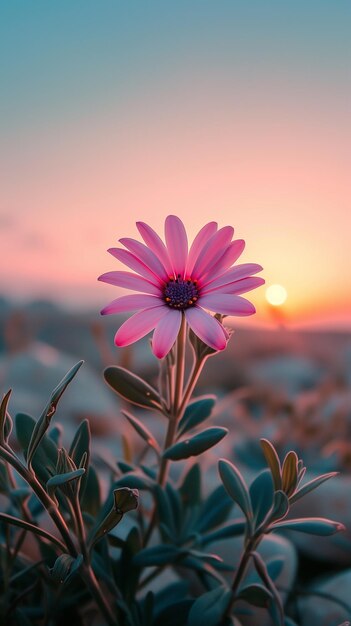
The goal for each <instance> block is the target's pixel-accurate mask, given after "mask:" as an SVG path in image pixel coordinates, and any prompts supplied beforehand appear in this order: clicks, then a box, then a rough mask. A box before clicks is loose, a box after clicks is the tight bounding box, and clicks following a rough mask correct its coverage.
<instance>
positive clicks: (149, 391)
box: [104, 366, 162, 411]
mask: <svg viewBox="0 0 351 626" xmlns="http://www.w3.org/2000/svg"><path fill="white" fill-rule="evenodd" d="M104 376H105V380H106V382H107V384H108V385H110V387H112V389H113V390H114V391H116V393H118V394H119V395H120V396H122V398H124V399H125V400H128V402H131V404H136V405H137V406H141V407H143V408H144V409H149V410H153V411H154V410H155V409H157V410H159V411H160V410H162V407H161V401H160V396H159V395H158V393H157V391H156V389H154V388H153V387H151V385H149V384H148V383H147V382H145V380H143V379H142V378H140V377H139V376H136V374H132V372H129V371H128V370H126V369H124V367H118V366H111V367H107V368H106V369H105V371H104Z"/></svg>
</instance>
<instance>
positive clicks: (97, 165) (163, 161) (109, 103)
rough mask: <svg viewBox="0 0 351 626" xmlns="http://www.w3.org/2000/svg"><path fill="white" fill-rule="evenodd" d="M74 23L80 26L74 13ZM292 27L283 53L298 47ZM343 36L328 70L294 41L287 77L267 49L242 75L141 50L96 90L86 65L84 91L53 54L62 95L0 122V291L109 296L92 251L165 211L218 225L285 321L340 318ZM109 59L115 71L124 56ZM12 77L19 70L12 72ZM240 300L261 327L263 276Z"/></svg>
mask: <svg viewBox="0 0 351 626" xmlns="http://www.w3.org/2000/svg"><path fill="white" fill-rule="evenodd" d="M48 10H49V9H48ZM228 11H229V9H228ZM339 18H340V20H341V19H342V15H339ZM39 25H40V24H39ZM266 27H267V28H268V22H267V25H266ZM82 28H83V31H82V32H83V36H84V23H83V25H82ZM318 28H319V29H320V30H321V31H322V30H323V29H324V28H326V26H325V24H324V23H323V24H322V23H320V24H317V29H318ZM335 28H336V26H335ZM10 30H11V29H10ZM34 30H35V29H34ZM323 32H324V31H323ZM251 34H252V37H253V36H254V33H251ZM294 34H295V35H296V36H295V38H294V37H292V39H291V42H290V44H291V46H292V49H291V55H292V56H291V58H292V59H293V58H294V56H293V54H294V50H295V48H294V46H295V47H296V50H297V49H298V47H299V37H298V33H297V32H296V33H293V35H294ZM317 34H318V31H317ZM249 35H250V33H249ZM203 36H204V37H205V35H203ZM218 36H219V35H218ZM199 37H200V36H199ZM83 38H84V37H83ZM199 41H201V37H200V39H199ZM228 41H230V39H229V35H228ZM345 41H346V39H345ZM189 45H190V44H189ZM192 45H193V46H195V50H196V42H195V44H192ZM199 45H200V44H199ZM242 45H243V46H244V45H245V44H244V43H243V44H242ZM340 45H341V44H340ZM347 45H349V44H347ZM82 46H83V44H82ZM345 46H346V43H345V45H344V48H342V47H341V48H340V58H339V57H338V56H336V58H334V59H333V63H334V66H333V65H331V67H329V70H328V71H329V74H328V73H327V75H324V74H323V73H322V72H321V71H320V72H319V73H318V72H316V71H315V68H314V66H313V63H317V64H318V63H319V60H318V56H317V55H316V57H314V56H313V55H312V56H313V59H312V61H313V62H312V61H311V59H310V58H309V56H308V54H309V53H308V50H307V52H306V58H302V59H300V60H299V63H300V64H301V67H300V66H298V67H293V66H292V67H290V68H289V71H287V73H286V72H285V69H286V68H284V59H283V60H282V61H281V64H280V65H279V63H278V61H279V59H278V57H277V59H278V60H277V61H275V62H274V63H272V62H271V61H270V60H269V59H266V64H265V65H264V66H263V67H262V68H261V71H260V72H256V73H254V74H252V72H251V70H252V68H253V67H255V57H254V58H253V59H249V60H247V59H246V60H245V63H244V62H243V66H242V67H241V66H240V63H239V65H238V63H233V65H232V66H231V65H230V64H227V65H225V66H222V67H220V68H219V67H218V66H217V65H216V64H215V63H213V65H211V63H209V60H208V59H207V62H206V63H205V62H202V58H201V54H199V55H198V56H197V55H196V54H194V49H192V53H191V54H190V51H189V59H188V60H189V63H188V62H187V57H186V51H185V52H183V54H184V55H185V57H184V58H181V59H180V60H179V62H177V63H175V62H174V63H175V65H174V66H173V65H172V64H171V61H170V60H169V59H168V58H167V57H166V59H165V60H164V64H165V67H164V68H162V72H161V69H160V68H159V69H160V76H155V75H153V74H152V73H150V76H149V75H148V74H147V71H148V70H149V71H151V70H150V67H154V66H152V65H150V67H149V66H147V62H148V60H146V61H145V63H146V66H145V72H146V73H145V72H144V74H142V73H141V74H140V75H139V74H138V75H137V73H136V74H135V84H134V85H132V87H133V88H132V87H131V86H130V85H129V86H128V85H127V86H124V88H123V81H122V84H121V78H120V77H119V80H117V78H114V77H113V76H112V78H111V77H107V76H104V81H105V82H104V87H105V88H102V86H101V80H100V87H99V90H96V92H95V91H94V80H95V81H96V79H97V76H99V71H101V67H102V66H101V67H100V66H99V67H92V69H91V71H92V76H91V81H92V83H91V93H90V98H86V97H85V96H84V93H83V91H84V90H83V87H81V89H82V93H80V92H79V89H80V83H79V81H78V82H77V84H74V86H73V87H72V84H73V83H71V79H72V76H69V75H68V72H69V71H73V70H69V69H67V68H69V59H66V60H65V59H62V60H60V61H57V63H59V64H61V65H59V66H58V67H59V68H60V69H61V71H62V72H63V78H62V75H61V78H60V74H59V75H58V76H59V80H63V82H64V80H65V73H64V72H65V71H66V72H67V76H66V79H67V87H68V90H67V93H66V96H67V98H68V104H67V103H66V104H65V105H62V106H60V102H61V101H60V100H58V101H55V99H54V95H55V93H53V95H52V100H51V101H50V102H49V105H48V106H47V107H46V109H45V111H44V113H43V114H41V113H42V111H41V109H40V106H39V104H38V103H34V104H33V103H32V104H31V103H29V104H28V107H27V109H25V103H22V104H21V102H20V103H19V104H18V105H17V106H19V107H21V106H22V107H23V110H22V111H19V112H17V113H16V115H15V116H14V117H12V118H11V120H10V121H9V123H8V125H7V127H6V128H5V131H4V133H3V139H2V148H1V152H2V166H1V171H2V183H1V204H0V245H1V255H2V262H1V266H0V293H1V294H3V295H7V296H11V297H13V298H15V299H17V300H25V299H27V298H34V297H51V298H54V299H56V300H57V301H59V302H61V303H63V304H65V305H67V306H69V307H75V308H90V309H91V308H94V307H96V310H97V311H98V310H99V309H100V308H101V307H102V306H103V305H104V304H106V302H107V301H108V300H109V298H110V299H113V298H115V297H116V296H117V295H118V293H117V291H116V288H113V287H110V286H107V285H102V284H100V283H98V282H97V280H96V278H97V276H98V275H99V274H101V273H103V272H105V271H108V270H112V269H117V268H118V262H117V261H116V260H114V259H112V257H110V255H108V254H107V253H106V250H107V248H109V247H111V246H115V245H116V243H117V240H118V239H119V238H120V237H124V236H128V237H133V236H135V237H137V230H136V227H135V221H136V220H143V221H146V222H148V223H149V224H150V225H152V226H153V227H154V228H155V229H156V230H157V231H158V232H159V233H160V234H161V233H162V230H163V222H164V218H165V217H166V215H167V214H169V213H174V214H176V215H178V216H179V217H180V218H182V219H183V220H184V223H185V225H186V227H187V229H188V233H189V238H190V239H191V238H192V237H193V236H194V234H195V233H196V231H197V230H198V229H199V228H200V227H201V226H202V225H203V224H204V223H205V222H206V221H210V220H213V219H215V220H217V221H218V223H219V225H220V226H223V225H226V224H231V225H233V226H234V228H235V230H236V236H237V237H239V238H243V239H245V240H246V250H245V252H244V254H243V256H242V261H243V262H247V261H250V262H255V263H260V264H261V265H263V267H264V272H263V273H262V275H263V277H264V278H265V279H266V283H267V285H269V284H272V283H279V284H281V285H283V286H284V287H285V288H286V290H287V292H288V299H287V301H286V303H285V304H284V306H283V310H284V315H285V317H286V320H287V323H288V324H291V325H292V326H294V325H297V326H303V325H309V326H312V327H313V326H315V327H319V326H320V325H325V326H330V327H348V328H349V327H350V326H351V295H350V294H351V276H350V272H349V266H350V263H349V258H350V232H351V211H350V204H351V203H350V200H351V193H350V184H349V179H350V173H349V172H350V160H351V159H350V156H351V155H350V143H349V134H348V132H347V131H348V130H349V120H350V110H349V109H350V106H349V104H350V91H351V90H350V85H347V84H346V83H345V81H344V77H343V74H342V70H343V67H344V66H343V63H342V60H343V58H344V53H345ZM189 50H190V49H189ZM141 53H142V46H141ZM23 54H24V52H23ZM49 54H50V49H49ZM77 54H78V56H77V58H75V62H76V64H77V63H78V65H79V62H81V63H83V64H84V62H83V50H82V51H81V57H82V58H81V59H80V57H79V48H78V53H77ZM259 54H260V50H257V59H258V58H259ZM19 57H20V52H19ZM77 59H78V61H77ZM257 59H256V61H257ZM316 59H317V61H316ZM100 61H101V60H100ZM290 61H291V59H290V60H289V63H290ZM18 62H19V61H18ZM36 62H37V61H36ZM153 62H154V63H155V59H154V60H153ZM168 62H169V63H168ZM309 62H310V66H309ZM124 63H125V65H124V70H125V72H126V73H127V71H128V67H129V66H128V58H127V59H126V60H125V62H124ZM160 63H161V61H160ZM167 63H168V67H169V70H170V68H171V65H172V72H167ZM304 63H305V67H304V69H303V70H302V69H301V68H302V67H303V65H304ZM323 63H324V61H323V58H321V60H320V64H321V65H320V67H319V66H318V67H317V69H318V70H322V69H324V67H323V68H322V65H323ZM65 64H66V65H65ZM245 64H246V65H245ZM34 65H35V63H34V61H33V68H32V69H33V72H34V69H35V67H34ZM41 69H42V70H43V68H41ZM78 70H79V67H78V66H77V68H76V71H77V72H78ZM139 70H140V68H139ZM56 71H57V67H56ZM339 74H340V76H339ZM132 76H133V75H132ZM148 76H149V80H148ZM339 79H340V80H339ZM14 80H17V81H19V82H21V80H22V81H24V78H23V77H22V76H21V75H19V74H18V72H17V73H16V72H15V71H14ZM328 81H329V82H328ZM43 85H44V82H43ZM43 85H42V88H43V92H42V93H43V94H44V95H43V97H44V100H45V97H47V96H46V95H45V93H46V92H45V90H44V87H43ZM128 88H129V92H130V93H129V92H128ZM28 89H29V87H28ZM84 89H86V85H85V86H84ZM121 90H122V92H123V97H120V93H121ZM25 93H26V90H25V87H24V86H23V94H24V95H25ZM126 93H127V95H126ZM128 93H129V97H127V96H128ZM59 97H62V98H63V96H59V95H57V98H59ZM70 98H72V105H71V107H70V106H69V101H70ZM73 99H74V102H73ZM38 102H39V101H38ZM62 102H63V100H62ZM77 102H80V107H79V106H78V104H77ZM50 103H51V108H50ZM8 106H10V105H8ZM31 107H32V108H31ZM8 110H10V109H9V108H8ZM11 115H12V114H11ZM9 116H10V114H9ZM4 260H5V262H4ZM250 296H252V298H250V299H252V301H253V302H254V303H255V304H256V306H257V311H258V313H257V316H256V319H255V321H256V322H257V323H262V324H272V323H274V322H273V321H272V316H271V312H270V308H269V305H268V303H267V301H266V299H265V288H264V287H261V288H260V289H259V290H257V292H253V293H252V294H249V297H250ZM241 323H243V322H241ZM251 323H254V322H253V321H252V320H250V319H249V320H245V324H251Z"/></svg>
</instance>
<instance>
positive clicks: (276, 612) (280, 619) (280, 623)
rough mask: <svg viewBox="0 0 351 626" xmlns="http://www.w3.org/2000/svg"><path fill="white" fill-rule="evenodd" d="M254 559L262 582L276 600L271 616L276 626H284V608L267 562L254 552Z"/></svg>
mask: <svg viewBox="0 0 351 626" xmlns="http://www.w3.org/2000/svg"><path fill="white" fill-rule="evenodd" d="M252 557H253V560H254V563H255V567H256V571H257V573H258V575H259V576H260V578H261V580H262V582H263V583H264V585H265V586H266V588H267V589H269V591H270V592H271V594H272V596H273V598H274V608H273V611H271V616H272V617H273V621H274V623H275V625H276V626H284V607H283V603H282V600H281V597H280V594H279V592H278V590H277V588H276V586H275V584H274V582H273V580H272V578H271V576H270V574H269V572H268V568H267V567H266V564H265V562H264V561H263V559H262V557H261V555H260V554H258V552H253V553H252Z"/></svg>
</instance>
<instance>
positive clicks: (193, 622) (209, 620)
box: [188, 586, 232, 626]
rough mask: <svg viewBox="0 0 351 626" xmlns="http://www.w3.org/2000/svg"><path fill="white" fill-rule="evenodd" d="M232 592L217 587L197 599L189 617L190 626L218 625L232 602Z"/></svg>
mask: <svg viewBox="0 0 351 626" xmlns="http://www.w3.org/2000/svg"><path fill="white" fill-rule="evenodd" d="M231 595H232V592H231V590H230V589H228V588H227V587H224V586H219V587H216V588H215V589H212V590H211V591H208V592H207V593H204V594H203V595H202V596H200V597H199V598H197V600H195V602H194V604H193V605H192V607H191V609H190V613H189V617H188V625H189V626H204V624H206V626H218V624H220V622H221V619H222V617H223V614H224V613H225V611H226V609H227V606H228V604H229V602H230V599H231Z"/></svg>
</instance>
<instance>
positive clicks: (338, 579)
mask: <svg viewBox="0 0 351 626" xmlns="http://www.w3.org/2000/svg"><path fill="white" fill-rule="evenodd" d="M350 590H351V570H346V571H345V572H342V573H341V574H335V575H333V576H330V577H328V578H324V579H322V580H319V581H317V582H315V583H313V585H311V586H309V587H307V588H306V589H304V592H305V593H306V596H300V598H299V600H298V607H299V614H300V616H301V626H311V624H318V626H339V625H340V624H341V622H344V620H349V619H350V618H351V601H350ZM309 592H310V595H309ZM314 592H316V593H315V594H314ZM323 596H324V597H323ZM327 596H329V597H327ZM332 598H334V599H335V600H332Z"/></svg>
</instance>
